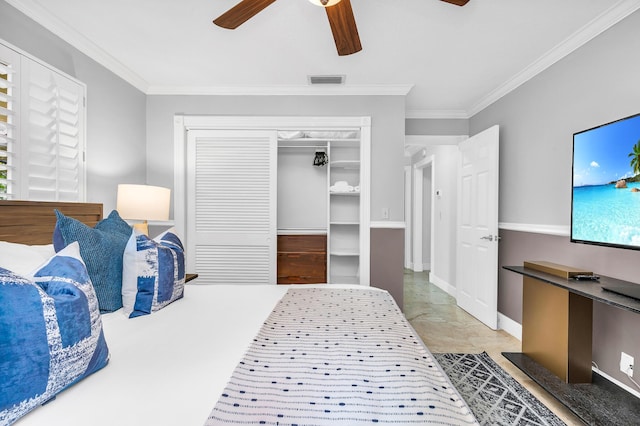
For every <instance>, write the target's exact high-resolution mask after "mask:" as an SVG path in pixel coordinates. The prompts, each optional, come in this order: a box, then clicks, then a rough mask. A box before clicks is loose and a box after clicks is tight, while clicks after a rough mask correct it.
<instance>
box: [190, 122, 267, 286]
mask: <svg viewBox="0 0 640 426" xmlns="http://www.w3.org/2000/svg"><path fill="white" fill-rule="evenodd" d="M187 164H188V171H187V176H188V177H187V194H188V197H187V200H188V201H187V210H188V211H192V212H194V214H193V215H190V217H193V218H194V219H193V220H190V222H189V223H188V224H187V241H188V245H189V247H188V248H187V253H190V255H191V256H192V257H193V260H192V261H191V259H189V263H190V264H191V265H194V264H195V271H196V272H197V273H198V274H199V275H200V276H201V277H202V278H203V280H202V281H203V282H206V283H216V284H275V283H276V241H277V240H276V239H277V237H276V234H277V231H276V205H277V199H276V178H277V177H276V176H277V175H276V171H277V168H276V166H277V139H276V133H275V132H274V131H254V130H251V131H245V130H243V131H226V130H191V131H189V133H188V137H187Z"/></svg>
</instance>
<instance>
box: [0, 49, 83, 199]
mask: <svg viewBox="0 0 640 426" xmlns="http://www.w3.org/2000/svg"><path fill="white" fill-rule="evenodd" d="M85 91H86V88H85V86H84V85H83V84H81V83H79V82H77V81H76V80H74V79H72V78H70V77H68V76H66V75H64V74H63V73H61V72H59V71H57V70H55V69H53V68H51V67H50V66H48V65H46V64H43V63H42V62H40V61H38V60H36V59H34V58H31V57H29V56H27V55H26V54H22V53H19V52H16V51H15V50H14V49H12V48H8V47H7V46H3V45H2V44H0V198H3V199H24V200H38V201H84V200H85V186H84V182H85V171H84V143H85V137H84V133H85V129H84V123H85V102H84V99H85ZM16 105H20V107H19V108H16V107H15V106H16Z"/></svg>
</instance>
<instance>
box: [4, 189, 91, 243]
mask: <svg viewBox="0 0 640 426" xmlns="http://www.w3.org/2000/svg"><path fill="white" fill-rule="evenodd" d="M54 209H58V210H60V211H61V212H62V213H64V214H65V215H66V216H70V217H73V218H74V219H77V220H79V221H81V222H83V223H85V224H87V225H88V226H91V227H93V226H95V224H96V223H98V222H99V221H100V220H102V204H99V203H60V202H50V201H3V200H0V241H9V242H12V243H21V244H51V241H52V238H51V237H52V235H53V228H54V227H55V225H56V215H55V213H54Z"/></svg>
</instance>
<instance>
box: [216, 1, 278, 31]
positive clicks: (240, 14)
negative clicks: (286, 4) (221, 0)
mask: <svg viewBox="0 0 640 426" xmlns="http://www.w3.org/2000/svg"><path fill="white" fill-rule="evenodd" d="M275 1H276V0H242V1H241V2H240V3H238V4H237V5H235V6H233V7H232V8H231V9H229V10H227V11H226V12H225V13H223V14H222V15H220V16H218V17H217V18H216V19H215V20H214V21H213V23H214V24H216V25H217V26H219V27H222V28H228V29H230V30H233V29H235V28H238V27H239V26H240V25H242V24H243V23H245V22H247V21H248V20H249V19H251V18H253V17H254V16H255V15H257V14H258V13H259V12H260V11H262V9H264V8H265V7H267V6H269V5H270V4H271V3H273V2H275Z"/></svg>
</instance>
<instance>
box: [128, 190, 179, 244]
mask: <svg viewBox="0 0 640 426" xmlns="http://www.w3.org/2000/svg"><path fill="white" fill-rule="evenodd" d="M170 199H171V190H170V189H169V188H163V187H160V186H151V185H133V184H119V185H118V197H117V202H116V210H117V211H118V214H119V215H120V217H121V218H123V219H127V220H140V221H142V223H135V224H133V228H134V229H137V230H138V231H140V232H141V233H143V234H145V235H149V224H148V222H147V221H149V220H169V206H170Z"/></svg>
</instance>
